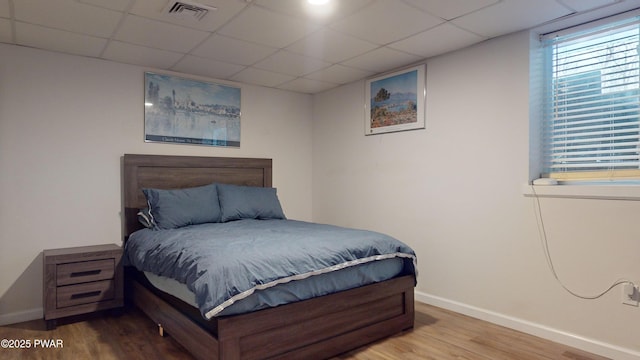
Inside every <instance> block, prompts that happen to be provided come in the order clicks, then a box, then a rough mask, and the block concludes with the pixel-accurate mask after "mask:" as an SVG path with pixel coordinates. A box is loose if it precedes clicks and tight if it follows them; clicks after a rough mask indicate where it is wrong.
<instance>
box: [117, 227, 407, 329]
mask: <svg viewBox="0 0 640 360" xmlns="http://www.w3.org/2000/svg"><path fill="white" fill-rule="evenodd" d="M125 253H126V256H125V263H126V264H127V265H133V266H135V267H136V268H137V269H138V270H141V271H149V272H153V273H155V274H156V275H160V276H166V277H170V278H173V279H175V280H177V281H179V282H182V283H184V284H186V285H187V287H188V288H189V289H190V290H191V291H192V292H193V293H194V294H195V295H196V302H197V304H198V306H199V309H200V312H201V313H202V315H203V316H204V317H205V318H207V319H210V318H211V317H213V316H215V315H216V314H218V313H220V312H221V311H222V310H224V309H225V308H227V307H228V306H230V305H232V304H233V303H234V302H236V301H238V300H241V299H243V298H245V297H247V296H249V295H251V294H252V293H253V292H254V291H256V290H261V289H266V288H269V287H272V286H275V285H277V284H281V283H286V282H289V281H295V280H301V279H305V278H307V277H310V276H314V275H319V274H325V273H329V272H334V271H337V270H340V269H344V268H347V267H351V266H355V265H359V264H363V263H368V262H372V261H377V260H383V259H389V258H394V257H398V258H404V259H406V260H407V261H405V263H406V266H405V268H406V270H405V271H406V272H407V273H413V274H415V264H416V256H415V253H414V251H413V250H412V249H411V248H410V247H409V246H407V245H405V244H404V243H402V242H400V241H398V240H396V239H394V238H392V237H390V236H387V235H384V234H380V233H376V232H372V231H365V230H356V229H348V228H342V227H337V226H332V225H324V224H316V223H308V222H302V221H295V220H239V221H232V222H226V223H215V224H201V225H193V226H187V227H183V228H180V229H173V230H150V229H144V230H140V231H137V232H135V233H133V234H132V235H131V236H130V238H129V240H128V241H127V244H126V248H125Z"/></svg>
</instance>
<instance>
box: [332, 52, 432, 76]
mask: <svg viewBox="0 0 640 360" xmlns="http://www.w3.org/2000/svg"><path fill="white" fill-rule="evenodd" d="M420 60H422V57H420V56H416V55H411V54H407V53H405V52H401V51H396V50H393V49H390V48H387V47H382V48H379V49H376V50H373V51H371V52H368V53H366V54H364V55H360V56H358V57H356V58H353V59H350V60H348V61H345V62H343V63H342V64H343V65H347V66H352V67H355V68H358V69H363V70H368V71H372V72H374V73H381V72H387V71H390V70H393V69H397V68H400V67H403V66H406V65H409V64H411V63H415V62H417V61H420Z"/></svg>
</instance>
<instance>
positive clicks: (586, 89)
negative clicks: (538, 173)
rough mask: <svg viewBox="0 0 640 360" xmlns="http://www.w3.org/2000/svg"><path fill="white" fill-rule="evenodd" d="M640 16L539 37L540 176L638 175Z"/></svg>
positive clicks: (627, 177) (559, 178) (622, 176)
mask: <svg viewBox="0 0 640 360" xmlns="http://www.w3.org/2000/svg"><path fill="white" fill-rule="evenodd" d="M639 33H640V17H632V18H627V19H624V20H616V21H615V22H609V23H607V24H605V25H602V24H600V25H598V26H591V27H590V28H588V29H585V28H584V27H581V28H580V29H574V30H571V29H570V30H568V31H567V30H565V31H562V32H558V33H553V34H547V35H543V36H542V41H543V48H544V53H545V70H544V73H545V75H544V76H545V78H544V87H545V90H544V95H543V103H544V106H543V131H542V139H543V150H542V152H543V154H542V158H543V163H544V164H543V167H544V176H548V177H552V178H556V179H558V180H604V179H608V180H610V179H614V180H619V179H635V180H637V179H640V119H639V117H640V86H639V85H640V71H639V56H638V53H639V52H640V44H639V42H638V41H639Z"/></svg>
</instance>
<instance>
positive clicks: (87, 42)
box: [15, 22, 107, 57]
mask: <svg viewBox="0 0 640 360" xmlns="http://www.w3.org/2000/svg"><path fill="white" fill-rule="evenodd" d="M15 25H16V43H17V44H20V45H25V46H32V47H36V48H39V49H47V50H52V51H59V52H64V53H68V54H74V55H83V56H92V57H97V56H98V55H100V53H101V52H102V49H104V47H105V46H106V44H107V40H106V39H101V38H97V37H93V36H88V35H81V34H76V33H72V32H69V31H64V30H56V29H50V28H45V27H42V26H37V25H31V24H26V23H23V22H16V24H15Z"/></svg>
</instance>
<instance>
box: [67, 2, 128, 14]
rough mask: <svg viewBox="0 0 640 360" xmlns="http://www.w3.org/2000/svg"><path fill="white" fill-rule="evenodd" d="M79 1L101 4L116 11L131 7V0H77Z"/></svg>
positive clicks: (100, 5) (95, 4)
mask: <svg viewBox="0 0 640 360" xmlns="http://www.w3.org/2000/svg"><path fill="white" fill-rule="evenodd" d="M77 1H78V2H81V3H84V4H88V5H94V6H99V7H103V8H107V9H111V10H116V11H125V10H127V9H128V8H129V4H131V0H77Z"/></svg>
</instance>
